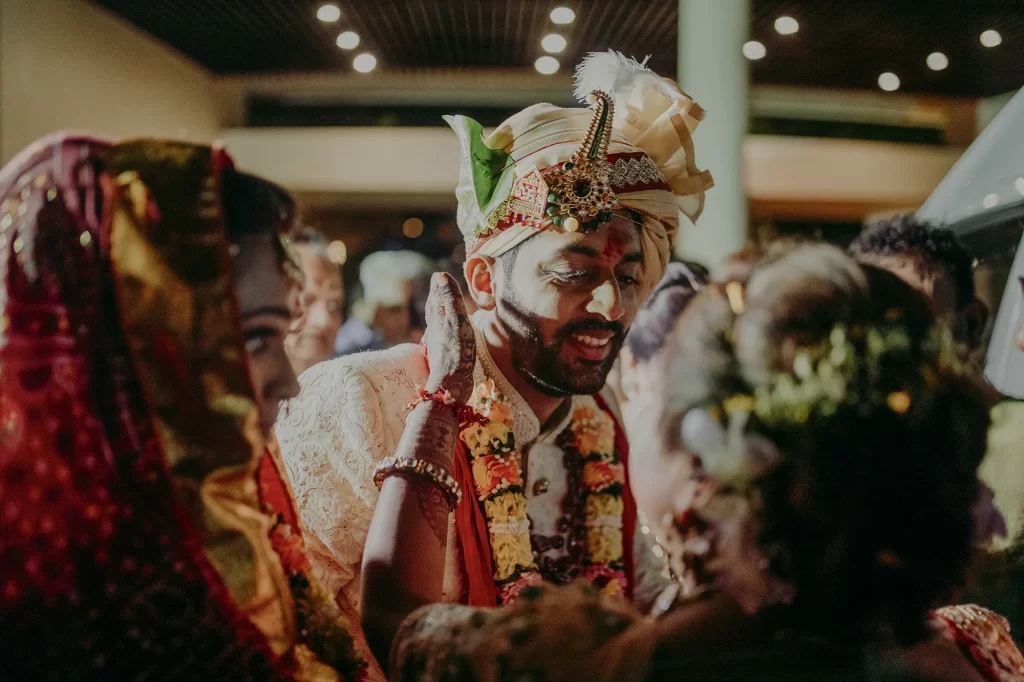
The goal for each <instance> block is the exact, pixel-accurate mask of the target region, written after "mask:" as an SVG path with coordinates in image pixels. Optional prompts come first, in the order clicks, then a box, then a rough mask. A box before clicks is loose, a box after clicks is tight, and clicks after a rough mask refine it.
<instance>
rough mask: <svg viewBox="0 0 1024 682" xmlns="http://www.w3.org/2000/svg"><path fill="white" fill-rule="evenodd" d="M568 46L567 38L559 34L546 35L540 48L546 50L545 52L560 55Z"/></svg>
mask: <svg viewBox="0 0 1024 682" xmlns="http://www.w3.org/2000/svg"><path fill="white" fill-rule="evenodd" d="M566 45H568V43H566V42H565V38H563V37H562V36H560V35H558V34H557V33H552V34H550V35H546V36H544V40H542V41H540V46H541V47H543V48H544V51H545V52H550V53H551V54H558V53H559V52H561V51H562V50H564V49H565V46H566Z"/></svg>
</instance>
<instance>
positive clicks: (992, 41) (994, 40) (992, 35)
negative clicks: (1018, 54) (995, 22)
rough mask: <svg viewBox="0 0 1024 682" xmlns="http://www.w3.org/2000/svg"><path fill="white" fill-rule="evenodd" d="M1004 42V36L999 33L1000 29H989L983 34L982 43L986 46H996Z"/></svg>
mask: <svg viewBox="0 0 1024 682" xmlns="http://www.w3.org/2000/svg"><path fill="white" fill-rule="evenodd" d="M1002 43H1003V37H1002V36H1001V35H999V31H993V30H992V29H989V30H987V31H985V32H984V33H982V34H981V44H982V45H984V46H985V47H996V46H997V45H1001V44H1002Z"/></svg>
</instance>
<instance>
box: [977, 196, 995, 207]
mask: <svg viewBox="0 0 1024 682" xmlns="http://www.w3.org/2000/svg"><path fill="white" fill-rule="evenodd" d="M998 204H999V195H998V194H986V195H985V198H984V199H982V200H981V205H982V206H984V207H985V208H995V207H996V206H997V205H998Z"/></svg>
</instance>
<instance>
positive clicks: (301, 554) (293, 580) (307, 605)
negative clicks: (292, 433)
mask: <svg viewBox="0 0 1024 682" xmlns="http://www.w3.org/2000/svg"><path fill="white" fill-rule="evenodd" d="M258 479H259V484H260V485H259V488H260V498H261V502H262V504H263V508H264V511H266V512H267V513H268V514H273V515H274V518H275V521H274V525H273V527H272V528H271V530H270V545H271V547H272V548H273V550H274V552H275V553H276V554H277V556H278V558H279V559H280V560H281V568H283V569H284V573H285V577H286V578H287V579H288V586H289V588H290V589H291V593H292V600H293V601H294V602H295V624H296V629H297V631H298V643H297V644H296V647H295V657H296V662H298V661H299V660H307V661H308V660H310V659H311V656H310V655H309V653H310V652H311V653H312V654H313V655H314V656H315V659H316V661H318V662H319V663H321V664H323V665H326V666H328V667H330V668H333V669H334V670H336V671H337V672H338V673H339V674H340V675H341V676H342V677H343V679H344V680H347V681H348V682H361V681H362V680H365V678H366V671H367V666H366V662H365V661H364V660H363V659H362V657H361V656H360V655H359V653H358V652H357V651H356V647H355V644H354V642H353V641H352V636H351V634H350V633H349V629H348V623H347V622H346V620H345V617H344V616H343V615H342V613H341V610H340V609H339V608H338V605H337V603H336V602H335V601H334V597H333V595H331V594H330V593H329V592H328V591H327V590H326V588H324V586H323V585H322V584H321V583H320V581H319V580H317V579H316V578H315V577H314V576H313V574H312V569H313V566H312V564H311V563H310V561H309V558H308V557H307V556H306V548H305V542H304V540H303V538H302V535H301V534H300V533H297V532H295V530H294V529H293V528H292V527H291V525H290V524H289V523H288V522H287V521H286V520H285V517H284V515H283V514H281V513H279V512H278V510H276V509H275V508H274V503H275V502H276V503H277V504H279V505H280V504H284V503H283V502H282V501H281V500H283V499H284V498H283V497H282V496H287V495H288V493H287V490H286V489H285V484H284V481H283V480H282V479H281V478H280V474H279V473H278V472H277V470H276V465H275V464H274V463H273V462H272V461H270V455H269V454H267V453H265V454H264V456H263V459H262V460H261V462H260V471H259V474H258Z"/></svg>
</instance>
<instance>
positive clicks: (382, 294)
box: [359, 251, 434, 309]
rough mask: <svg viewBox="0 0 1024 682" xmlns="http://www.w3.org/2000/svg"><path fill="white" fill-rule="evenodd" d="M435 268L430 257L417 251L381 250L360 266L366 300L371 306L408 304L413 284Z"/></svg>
mask: <svg viewBox="0 0 1024 682" xmlns="http://www.w3.org/2000/svg"><path fill="white" fill-rule="evenodd" d="M433 271H434V266H433V264H432V263H431V262H430V259H428V258H427V257H426V256H424V255H423V254H421V253H416V252H415V251H377V252H376V253H371V254H370V255H369V256H367V257H366V258H365V259H364V260H363V262H362V264H360V266H359V284H360V285H362V287H363V300H364V301H365V305H366V306H368V307H369V308H371V309H376V308H377V307H378V306H383V307H388V306H398V305H405V304H406V303H407V302H408V300H409V290H410V285H411V283H412V282H413V281H414V280H416V279H418V278H420V277H424V276H426V275H428V274H430V273H431V272H433Z"/></svg>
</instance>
